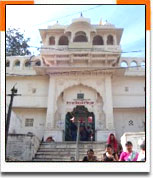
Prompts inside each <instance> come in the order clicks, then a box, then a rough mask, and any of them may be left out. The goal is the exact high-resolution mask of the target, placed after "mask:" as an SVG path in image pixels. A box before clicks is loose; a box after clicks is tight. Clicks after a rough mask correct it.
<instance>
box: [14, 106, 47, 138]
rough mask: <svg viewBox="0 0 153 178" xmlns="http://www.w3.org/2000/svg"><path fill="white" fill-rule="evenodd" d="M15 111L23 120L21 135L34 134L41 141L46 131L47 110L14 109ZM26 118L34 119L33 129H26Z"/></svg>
mask: <svg viewBox="0 0 153 178" xmlns="http://www.w3.org/2000/svg"><path fill="white" fill-rule="evenodd" d="M13 111H14V112H15V113H16V115H18V116H19V117H20V119H21V129H20V130H21V133H23V134H27V133H28V132H32V133H33V134H35V135H36V136H37V137H38V138H39V139H40V140H41V139H42V137H43V135H44V129H45V122H46V109H36V108H31V109H27V108H14V109H13ZM26 118H29V119H30V118H31V119H32V118H33V119H34V126H33V127H25V119H26Z"/></svg>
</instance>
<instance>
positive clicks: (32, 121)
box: [25, 119, 34, 127]
mask: <svg viewBox="0 0 153 178" xmlns="http://www.w3.org/2000/svg"><path fill="white" fill-rule="evenodd" d="M33 123H34V119H26V120H25V126H26V127H33Z"/></svg>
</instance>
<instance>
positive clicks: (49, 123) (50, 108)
mask: <svg viewBox="0 0 153 178" xmlns="http://www.w3.org/2000/svg"><path fill="white" fill-rule="evenodd" d="M54 114H55V79H54V78H52V77H50V79H49V87H48V104H47V115H46V129H47V130H50V129H53V127H54Z"/></svg>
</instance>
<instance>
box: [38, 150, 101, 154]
mask: <svg viewBox="0 0 153 178" xmlns="http://www.w3.org/2000/svg"><path fill="white" fill-rule="evenodd" d="M75 152H76V151H75V150H74V151H59V152H58V151H38V152H37V153H36V154H44V155H48V154H49V155H51V154H52V155H56V154H59V155H63V154H74V153H75ZM103 152H104V151H102V150H99V151H97V150H96V151H95V154H100V153H103ZM79 153H80V154H81V153H82V154H87V151H79Z"/></svg>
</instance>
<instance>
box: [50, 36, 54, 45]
mask: <svg viewBox="0 0 153 178" xmlns="http://www.w3.org/2000/svg"><path fill="white" fill-rule="evenodd" d="M49 45H55V38H54V37H53V36H51V37H50V38H49Z"/></svg>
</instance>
